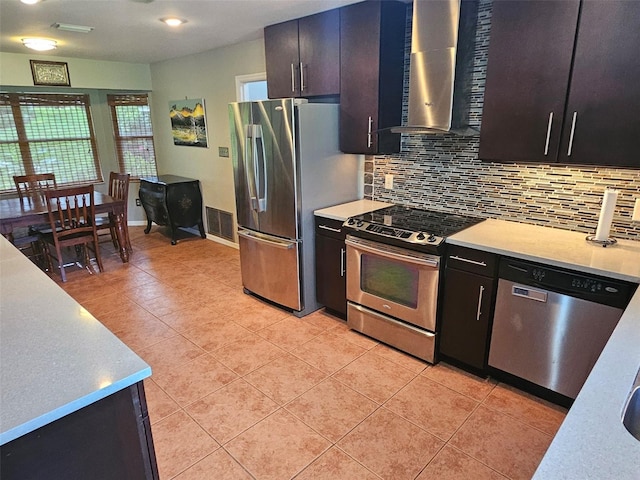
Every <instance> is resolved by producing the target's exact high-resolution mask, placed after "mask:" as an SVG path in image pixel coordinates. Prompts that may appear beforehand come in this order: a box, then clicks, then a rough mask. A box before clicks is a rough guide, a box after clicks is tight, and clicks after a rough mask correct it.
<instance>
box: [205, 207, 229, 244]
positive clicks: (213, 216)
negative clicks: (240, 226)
mask: <svg viewBox="0 0 640 480" xmlns="http://www.w3.org/2000/svg"><path fill="white" fill-rule="evenodd" d="M206 209H207V233H210V234H211V235H215V236H217V237H220V238H224V239H226V240H231V241H233V240H234V238H233V215H232V214H231V213H230V212H225V211H224V210H218V209H217V208H213V207H207V208H206Z"/></svg>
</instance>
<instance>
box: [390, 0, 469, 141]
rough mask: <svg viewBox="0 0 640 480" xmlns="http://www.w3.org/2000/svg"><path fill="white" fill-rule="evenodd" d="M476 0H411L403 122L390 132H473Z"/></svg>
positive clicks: (462, 133)
mask: <svg viewBox="0 0 640 480" xmlns="http://www.w3.org/2000/svg"><path fill="white" fill-rule="evenodd" d="M477 19H478V2H477V0H414V1H413V21H412V34H411V65H410V70H409V111H408V119H407V125H404V126H401V127H392V128H391V129H390V130H391V132H393V133H421V134H438V133H440V134H442V133H456V134H459V135H475V134H477V133H478V130H477V129H475V128H471V127H470V126H469V107H470V103H471V87H472V73H473V57H474V52H475V37H476V23H477Z"/></svg>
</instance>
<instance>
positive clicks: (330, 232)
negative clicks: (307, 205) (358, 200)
mask: <svg viewBox="0 0 640 480" xmlns="http://www.w3.org/2000/svg"><path fill="white" fill-rule="evenodd" d="M315 221H316V235H324V236H326V237H331V238H336V239H338V240H344V239H345V237H346V232H345V230H344V229H343V228H342V224H343V223H344V222H343V221H342V220H334V219H333V218H325V217H318V216H316V217H315Z"/></svg>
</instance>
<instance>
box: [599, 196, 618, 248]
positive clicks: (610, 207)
mask: <svg viewBox="0 0 640 480" xmlns="http://www.w3.org/2000/svg"><path fill="white" fill-rule="evenodd" d="M617 201H618V191H617V190H612V189H610V188H607V189H605V191H604V195H603V197H602V208H600V218H598V228H596V236H595V237H594V239H595V240H597V241H599V242H602V241H604V240H607V239H608V238H609V232H610V230H611V222H613V211H614V210H615V208H616V202H617Z"/></svg>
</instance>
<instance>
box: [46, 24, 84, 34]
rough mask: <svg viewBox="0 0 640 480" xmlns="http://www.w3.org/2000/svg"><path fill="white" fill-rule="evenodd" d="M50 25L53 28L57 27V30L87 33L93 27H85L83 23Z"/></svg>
mask: <svg viewBox="0 0 640 480" xmlns="http://www.w3.org/2000/svg"><path fill="white" fill-rule="evenodd" d="M51 26H52V27H53V28H57V29H58V30H64V31H65V32H75V33H89V32H90V31H91V30H93V27H85V26H84V25H72V24H70V23H54V24H52V25H51Z"/></svg>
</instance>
